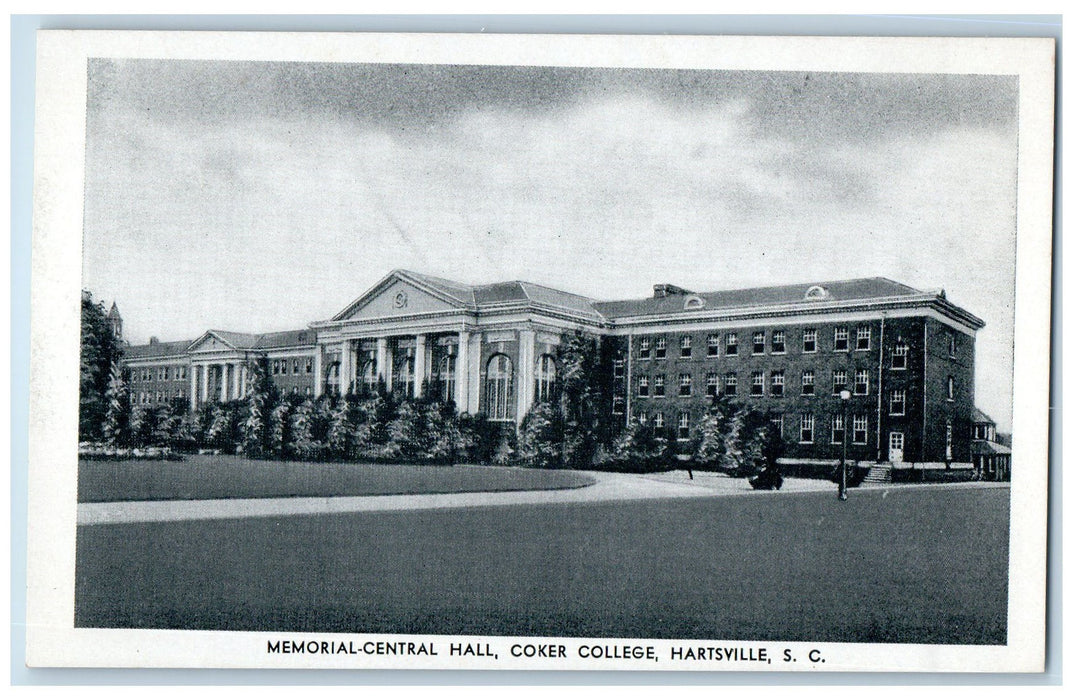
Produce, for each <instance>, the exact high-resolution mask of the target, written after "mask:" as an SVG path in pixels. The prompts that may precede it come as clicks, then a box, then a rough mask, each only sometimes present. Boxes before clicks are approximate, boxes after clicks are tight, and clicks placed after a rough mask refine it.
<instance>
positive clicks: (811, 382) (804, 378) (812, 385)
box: [801, 369, 816, 396]
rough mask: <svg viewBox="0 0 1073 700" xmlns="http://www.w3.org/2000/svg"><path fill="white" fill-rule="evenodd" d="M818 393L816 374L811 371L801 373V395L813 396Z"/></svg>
mask: <svg viewBox="0 0 1073 700" xmlns="http://www.w3.org/2000/svg"><path fill="white" fill-rule="evenodd" d="M815 393H816V373H815V372H813V371H812V370H811V369H806V370H803V371H802V372H801V395H802V396H812V395H813V394H815Z"/></svg>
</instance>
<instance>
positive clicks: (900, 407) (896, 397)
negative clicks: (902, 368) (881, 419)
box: [890, 389, 905, 416]
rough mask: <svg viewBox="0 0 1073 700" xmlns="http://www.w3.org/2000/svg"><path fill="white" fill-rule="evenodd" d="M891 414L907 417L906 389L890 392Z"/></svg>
mask: <svg viewBox="0 0 1073 700" xmlns="http://www.w3.org/2000/svg"><path fill="white" fill-rule="evenodd" d="M890 414H891V415H892V416H904V415H905V389H895V390H894V391H892V392H890Z"/></svg>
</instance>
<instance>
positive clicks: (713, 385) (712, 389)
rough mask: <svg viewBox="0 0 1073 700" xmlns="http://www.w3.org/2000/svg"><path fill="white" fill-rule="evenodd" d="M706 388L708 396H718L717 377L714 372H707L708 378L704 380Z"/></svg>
mask: <svg viewBox="0 0 1073 700" xmlns="http://www.w3.org/2000/svg"><path fill="white" fill-rule="evenodd" d="M705 379H706V382H705V383H706V384H707V387H708V396H718V395H719V375H718V374H716V373H715V372H708V376H707V377H706V378H705Z"/></svg>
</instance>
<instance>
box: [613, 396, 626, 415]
mask: <svg viewBox="0 0 1073 700" xmlns="http://www.w3.org/2000/svg"><path fill="white" fill-rule="evenodd" d="M625 408H626V399H624V398H622V397H621V396H616V397H615V398H613V399H611V413H613V414H614V415H616V416H621V415H622V413H623V411H624V410H625Z"/></svg>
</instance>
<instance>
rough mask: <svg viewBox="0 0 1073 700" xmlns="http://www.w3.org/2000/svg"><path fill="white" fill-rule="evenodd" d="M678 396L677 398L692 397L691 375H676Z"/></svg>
mask: <svg viewBox="0 0 1073 700" xmlns="http://www.w3.org/2000/svg"><path fill="white" fill-rule="evenodd" d="M678 395H679V396H692V395H693V375H692V374H679V375H678Z"/></svg>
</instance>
